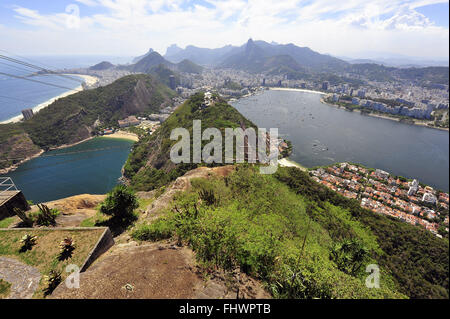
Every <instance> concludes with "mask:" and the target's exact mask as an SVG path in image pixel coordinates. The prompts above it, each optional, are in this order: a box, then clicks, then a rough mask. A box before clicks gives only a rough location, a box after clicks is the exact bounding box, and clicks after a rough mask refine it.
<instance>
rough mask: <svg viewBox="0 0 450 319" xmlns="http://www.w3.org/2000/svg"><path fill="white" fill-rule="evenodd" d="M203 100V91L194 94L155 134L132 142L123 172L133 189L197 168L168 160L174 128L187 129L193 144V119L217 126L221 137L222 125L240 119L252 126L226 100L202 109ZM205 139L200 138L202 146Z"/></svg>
mask: <svg viewBox="0 0 450 319" xmlns="http://www.w3.org/2000/svg"><path fill="white" fill-rule="evenodd" d="M203 101H204V94H203V93H197V94H195V95H193V96H192V97H191V98H190V99H189V100H188V101H186V102H185V103H184V104H183V105H182V106H180V107H179V108H178V109H177V110H176V111H175V112H174V113H173V114H172V115H171V116H170V117H169V118H168V119H167V120H166V121H165V122H164V123H163V124H162V125H161V127H160V128H159V129H158V130H156V131H155V133H153V134H152V135H150V136H147V137H145V138H143V139H141V140H139V142H137V143H135V144H134V147H133V151H132V153H131V154H130V156H129V157H128V160H127V162H126V163H125V166H124V175H125V177H127V178H128V179H129V180H130V181H131V183H130V184H131V186H132V188H133V189H135V190H143V191H149V190H153V189H156V188H159V187H161V186H164V185H166V184H167V183H168V182H170V181H172V180H174V179H176V178H177V177H179V176H181V175H183V174H184V173H186V172H187V171H189V170H191V169H194V168H196V167H197V164H177V165H175V164H173V163H172V162H171V161H170V149H171V148H172V146H173V145H174V144H175V143H176V142H177V141H172V140H170V134H171V132H172V130H173V129H175V128H178V127H183V128H186V129H187V130H188V131H189V132H190V135H191V145H192V138H193V134H192V121H193V120H201V121H202V129H205V128H208V127H215V128H218V129H220V130H221V132H222V136H224V132H225V131H224V129H225V128H237V127H240V123H241V122H242V123H244V124H245V126H246V127H247V128H249V127H255V125H254V124H253V123H251V122H250V121H248V120H247V119H245V117H243V116H242V115H241V114H240V113H239V112H238V111H236V110H235V109H234V108H233V107H232V106H230V105H228V104H227V103H226V102H225V101H223V100H221V99H219V100H218V101H217V102H216V103H215V105H214V106H212V107H208V108H206V109H201V104H202V103H203ZM208 142H209V141H203V145H202V146H204V145H206V144H207V143H208ZM191 153H192V152H191ZM222 154H224V152H222ZM191 156H193V155H192V154H191Z"/></svg>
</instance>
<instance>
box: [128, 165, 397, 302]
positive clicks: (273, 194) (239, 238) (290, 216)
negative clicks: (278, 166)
mask: <svg viewBox="0 0 450 319" xmlns="http://www.w3.org/2000/svg"><path fill="white" fill-rule="evenodd" d="M191 184H192V189H191V190H189V191H187V192H184V193H180V194H179V195H177V196H176V198H175V199H174V201H173V202H172V204H171V207H170V209H168V210H167V211H166V213H165V214H164V215H163V216H162V217H160V218H159V219H158V220H156V221H154V222H153V223H151V224H146V223H144V224H141V225H138V226H137V227H136V228H135V229H134V231H133V232H132V236H133V237H134V238H136V239H139V240H161V239H166V238H170V237H174V238H177V239H178V241H179V242H184V243H187V244H189V245H190V246H191V247H192V248H193V250H194V251H195V252H196V256H197V258H198V260H199V261H200V262H201V264H203V266H204V267H205V268H207V269H208V268H212V267H219V268H222V269H225V270H229V271H231V270H233V269H235V268H236V267H238V268H239V269H240V271H241V272H245V273H247V274H249V275H252V276H254V277H256V278H259V279H261V280H262V281H264V282H265V284H266V286H267V288H268V290H269V291H270V292H271V293H272V295H273V296H274V297H277V298H402V297H403V295H402V294H399V293H397V292H396V288H395V285H394V284H393V281H392V279H391V277H390V276H389V275H388V273H387V272H386V271H384V270H383V274H382V276H381V288H380V289H369V288H366V287H365V284H364V280H365V277H366V276H367V273H365V269H366V266H367V265H368V264H371V263H376V260H375V259H374V258H373V256H376V255H377V254H378V253H379V252H380V248H379V246H378V243H377V240H376V237H375V236H374V235H373V233H372V232H371V231H370V230H369V229H368V228H367V227H365V226H364V225H362V224H361V223H360V222H358V221H355V220H353V219H352V217H351V214H350V212H349V211H348V210H345V209H343V208H340V207H336V206H333V205H330V204H329V205H328V206H327V207H326V208H324V209H318V207H315V206H314V203H312V202H310V201H309V200H308V199H307V198H306V197H304V196H301V195H297V194H295V192H293V191H292V190H290V189H289V187H288V186H286V185H284V184H283V183H282V182H280V181H278V180H277V179H276V178H275V177H274V176H272V175H261V174H259V173H258V171H257V168H253V167H248V166H246V165H240V166H236V171H235V172H234V173H232V175H230V176H229V177H226V178H212V177H211V178H210V179H208V180H206V179H193V180H191ZM312 210H314V211H312ZM313 216H317V217H318V218H319V217H320V218H322V220H320V221H318V220H316V219H315V218H314V217H313ZM322 224H323V225H322ZM327 226H328V228H327ZM330 230H331V231H330ZM348 243H350V245H349V244H348ZM347 247H350V248H349V249H347Z"/></svg>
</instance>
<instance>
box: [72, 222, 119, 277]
mask: <svg viewBox="0 0 450 319" xmlns="http://www.w3.org/2000/svg"><path fill="white" fill-rule="evenodd" d="M113 245H114V238H113V236H112V234H111V231H110V230H109V227H106V229H105V231H104V232H103V234H102V235H101V236H100V238H99V240H98V241H97V243H96V244H95V246H94V248H92V250H91V252H90V253H89V255H88V256H87V258H86V260H85V261H84V263H83V265H82V266H81V267H80V272H84V271H85V270H86V269H87V268H88V267H89V266H90V265H91V264H92V263H93V262H94V261H95V260H96V259H97V258H98V257H100V255H102V254H103V253H105V252H106V251H107V250H108V249H109V248H111V247H112V246H113Z"/></svg>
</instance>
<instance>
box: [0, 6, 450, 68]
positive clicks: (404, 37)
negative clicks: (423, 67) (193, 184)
mask: <svg viewBox="0 0 450 319" xmlns="http://www.w3.org/2000/svg"><path fill="white" fill-rule="evenodd" d="M448 15H449V3H448V0H371V1H367V0H346V1H337V0H257V1H255V0H228V1H222V0H58V1H48V0H45V1H44V0H16V1H12V0H0V50H1V49H3V50H8V51H10V52H14V53H16V54H22V55H116V56H137V55H141V54H143V53H145V52H147V51H148V49H149V48H153V49H154V50H156V51H158V52H160V53H161V54H164V53H165V51H166V48H167V47H168V46H169V45H171V44H177V45H178V46H180V47H183V48H184V47H185V46H186V45H195V46H199V47H208V48H217V47H221V46H224V45H227V44H232V45H242V44H243V43H245V42H246V41H247V40H248V39H249V38H252V39H254V40H264V41H267V42H271V41H275V42H277V43H294V44H296V45H298V46H307V47H310V48H311V49H313V50H315V51H318V52H320V53H328V54H332V55H335V56H346V57H354V58H370V55H371V54H372V55H374V54H375V53H376V54H378V55H384V56H390V55H391V56H411V57H420V58H425V59H447V60H448V56H449V52H448V47H449V18H448Z"/></svg>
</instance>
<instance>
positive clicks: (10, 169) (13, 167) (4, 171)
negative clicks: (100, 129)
mask: <svg viewBox="0 0 450 319" xmlns="http://www.w3.org/2000/svg"><path fill="white" fill-rule="evenodd" d="M123 133H124V132H120V133H119V134H117V135H114V134H116V133H114V134H111V135H109V136H91V137H88V138H85V139H83V140H81V141H78V142H75V143H71V144H63V145H60V146H57V147H51V148H49V149H48V151H47V152H50V151H56V150H62V149H65V148H69V147H72V146H76V145H78V144H81V143H84V142H87V141H90V140H92V139H94V138H96V137H106V138H108V137H109V138H114V139H126V140H129V141H134V142H137V141H138V140H139V138H138V137H137V135H135V134H133V133H128V132H125V134H123ZM113 135H114V136H113ZM125 135H128V136H125ZM132 135H133V136H132ZM44 153H46V152H45V151H44V150H43V149H41V150H40V151H39V152H38V153H36V154H34V155H31V156H28V157H27V158H25V159H23V160H21V161H20V162H19V163H16V164H14V165H11V166H9V167H5V168H1V169H0V175H4V174H8V173H9V172H13V171H15V170H16V169H18V168H19V166H20V165H22V164H24V163H26V162H28V161H30V160H32V159H34V158H36V157H39V156H41V155H42V154H44Z"/></svg>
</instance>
